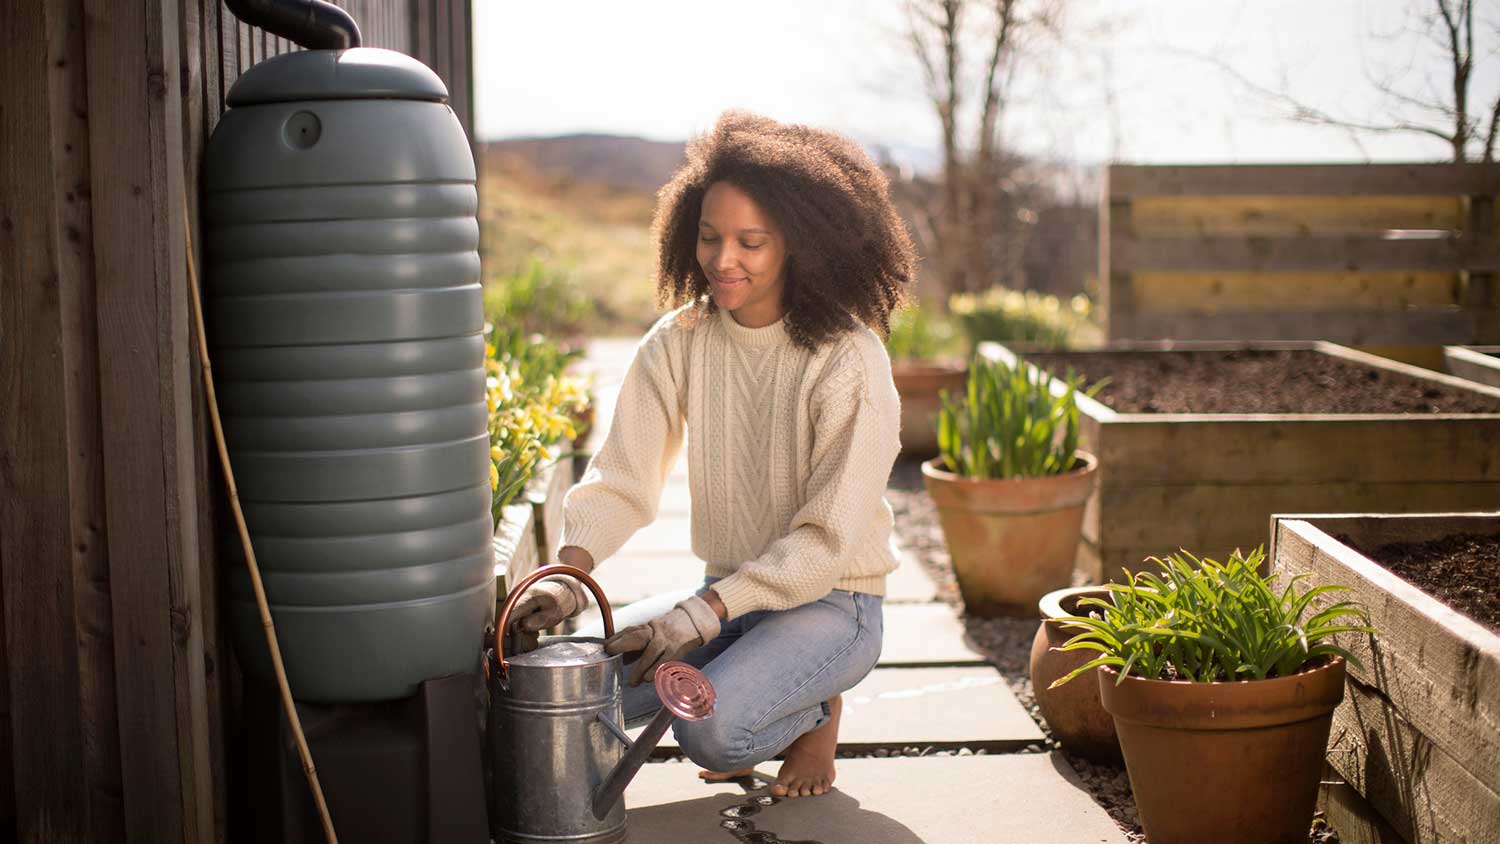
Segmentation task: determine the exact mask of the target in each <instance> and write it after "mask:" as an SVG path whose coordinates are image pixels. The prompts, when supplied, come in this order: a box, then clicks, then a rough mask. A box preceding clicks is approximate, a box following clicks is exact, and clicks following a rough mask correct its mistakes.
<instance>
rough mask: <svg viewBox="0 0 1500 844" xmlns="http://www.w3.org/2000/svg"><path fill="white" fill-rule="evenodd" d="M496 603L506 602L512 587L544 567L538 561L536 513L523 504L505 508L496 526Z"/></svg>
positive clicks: (530, 507)
mask: <svg viewBox="0 0 1500 844" xmlns="http://www.w3.org/2000/svg"><path fill="white" fill-rule="evenodd" d="M494 546H495V580H496V583H495V600H496V602H497V605H498V603H502V602H504V601H505V596H506V595H507V594H509V592H510V587H511V586H512V585H514V584H516V583H518V582H520V580H521V578H523V577H525V576H526V575H528V574H531V573H532V572H533V571H536V569H537V567H538V566H539V565H541V563H540V562H538V558H537V541H536V510H535V509H534V508H533V507H532V506H531V504H530V503H527V502H521V503H518V504H512V505H510V506H509V507H506V508H505V509H504V510H503V511H502V512H501V514H500V522H499V523H498V524H496V525H495V541H494Z"/></svg>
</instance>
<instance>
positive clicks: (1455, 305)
mask: <svg viewBox="0 0 1500 844" xmlns="http://www.w3.org/2000/svg"><path fill="white" fill-rule="evenodd" d="M1106 180H1107V183H1106V186H1105V189H1104V191H1103V203H1102V208H1101V214H1102V215H1103V219H1102V221H1101V222H1102V225H1101V227H1100V230H1101V233H1102V234H1101V250H1100V253H1101V254H1100V278H1101V280H1102V284H1101V287H1102V299H1103V311H1104V314H1105V323H1106V324H1105V331H1106V336H1107V337H1108V339H1110V340H1210V341H1262V340H1330V341H1333V342H1336V343H1342V344H1347V345H1359V346H1367V347H1369V346H1375V347H1388V346H1395V347H1425V348H1426V352H1425V353H1420V354H1419V355H1418V356H1419V357H1424V358H1431V361H1430V362H1432V363H1437V362H1440V360H1441V352H1440V350H1439V349H1438V347H1440V346H1441V345H1444V344H1473V343H1495V342H1500V299H1497V296H1496V294H1495V281H1494V279H1495V273H1496V272H1497V271H1500V238H1497V237H1496V231H1495V217H1494V213H1493V211H1494V200H1495V196H1496V194H1497V193H1500V165H1490V164H1463V165H1454V164H1378V165H1265V166H1127V165H1114V166H1111V167H1110V168H1109V170H1108V173H1107V177H1106Z"/></svg>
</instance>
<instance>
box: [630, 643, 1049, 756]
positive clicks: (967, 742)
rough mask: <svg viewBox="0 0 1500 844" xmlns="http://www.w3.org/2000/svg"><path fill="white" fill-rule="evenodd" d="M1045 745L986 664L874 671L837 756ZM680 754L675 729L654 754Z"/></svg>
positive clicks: (849, 705) (854, 695)
mask: <svg viewBox="0 0 1500 844" xmlns="http://www.w3.org/2000/svg"><path fill="white" fill-rule="evenodd" d="M638 732H639V729H637V730H632V731H631V735H632V736H633V735H636V734H637V733H638ZM1044 740H1045V737H1044V736H1043V735H1042V731H1041V730H1040V729H1039V728H1038V727H1037V725H1036V722H1035V721H1033V720H1032V719H1031V716H1030V715H1028V714H1027V713H1026V709H1025V708H1024V707H1022V706H1021V702H1020V701H1018V700H1016V696H1015V695H1014V694H1012V693H1011V691H1010V688H1009V687H1008V686H1006V685H1005V680H1004V678H1002V677H1001V676H1000V674H999V672H997V671H996V670H995V669H994V668H992V667H990V666H987V665H981V666H968V667H950V668H876V669H875V670H874V671H872V672H870V676H868V677H866V678H865V679H864V680H863V681H861V682H860V684H859V685H857V686H855V687H854V688H852V689H850V690H849V691H847V692H845V693H844V716H843V720H841V721H840V722H839V751H840V752H845V753H865V752H869V751H873V750H877V749H880V748H886V749H895V750H899V749H901V748H906V747H923V748H926V747H930V748H933V749H934V750H949V749H956V748H963V747H967V748H971V749H974V750H990V751H1012V750H1021V749H1023V748H1025V747H1026V746H1028V745H1032V744H1041V743H1042V742H1043V741H1044ZM681 752H682V751H681V748H679V747H678V745H677V740H676V739H675V738H674V737H673V736H672V734H671V733H670V732H669V733H667V735H666V736H664V737H663V738H662V740H661V743H660V744H659V745H657V748H656V753H655V755H656V756H658V757H670V756H675V755H677V754H679V753H681Z"/></svg>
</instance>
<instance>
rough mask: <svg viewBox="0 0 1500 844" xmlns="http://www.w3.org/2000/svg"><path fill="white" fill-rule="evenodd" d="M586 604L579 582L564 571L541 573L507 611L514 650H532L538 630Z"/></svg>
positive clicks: (523, 651) (563, 619) (576, 613)
mask: <svg viewBox="0 0 1500 844" xmlns="http://www.w3.org/2000/svg"><path fill="white" fill-rule="evenodd" d="M588 605H589V598H588V593H587V592H585V591H584V588H583V584H582V583H579V582H578V581H577V580H576V579H574V578H571V577H567V576H565V575H558V576H556V577H544V578H542V579H541V580H538V581H537V582H536V583H533V584H532V585H531V588H530V589H527V590H526V594H525V596H523V597H522V598H521V600H520V601H519V602H517V603H516V606H515V608H514V609H512V610H511V615H510V631H509V634H510V636H511V638H512V639H513V640H514V641H515V646H514V648H513V652H514V653H526V652H527V651H531V650H535V649H536V646H537V642H538V640H539V637H538V634H539V633H540V632H541V631H543V630H546V629H547V628H549V627H556V626H557V625H559V624H562V623H563V622H564V621H566V620H568V619H570V618H572V617H573V616H575V615H578V614H579V613H581V612H583V611H584V609H586V608H587V607H588Z"/></svg>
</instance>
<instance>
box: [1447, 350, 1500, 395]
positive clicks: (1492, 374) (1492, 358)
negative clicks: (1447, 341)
mask: <svg viewBox="0 0 1500 844" xmlns="http://www.w3.org/2000/svg"><path fill="white" fill-rule="evenodd" d="M1443 366H1444V368H1446V369H1447V370H1448V371H1449V372H1450V373H1452V374H1454V375H1457V376H1458V377H1460V378H1467V379H1468V380H1470V381H1473V382H1475V383H1478V384H1485V385H1487V386H1490V387H1500V346H1444V347H1443Z"/></svg>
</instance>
